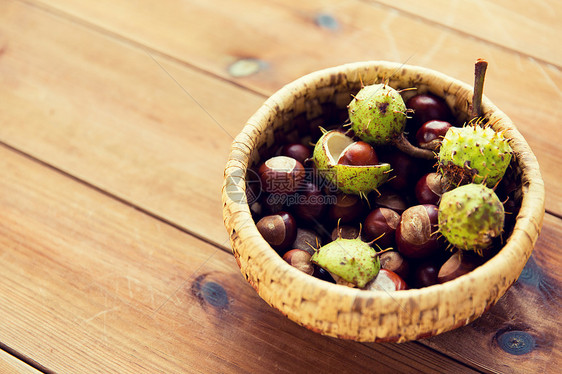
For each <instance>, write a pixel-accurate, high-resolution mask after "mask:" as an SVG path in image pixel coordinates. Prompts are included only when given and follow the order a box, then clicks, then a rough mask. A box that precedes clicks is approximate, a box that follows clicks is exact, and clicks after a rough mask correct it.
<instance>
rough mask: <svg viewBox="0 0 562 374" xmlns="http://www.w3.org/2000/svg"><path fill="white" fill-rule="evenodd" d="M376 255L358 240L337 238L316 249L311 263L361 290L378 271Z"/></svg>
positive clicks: (367, 245)
mask: <svg viewBox="0 0 562 374" xmlns="http://www.w3.org/2000/svg"><path fill="white" fill-rule="evenodd" d="M376 253H377V252H376V251H375V250H374V249H373V247H371V246H370V245H369V244H368V243H365V242H363V241H361V239H359V238H357V239H342V238H338V239H336V240H335V241H333V242H331V243H328V244H326V245H324V246H322V247H321V248H320V249H318V250H317V251H316V252H315V253H314V255H312V258H311V261H312V262H313V263H315V264H316V265H318V266H320V267H321V268H323V269H325V270H327V271H328V272H330V273H331V274H335V275H337V276H338V277H340V278H342V279H343V280H345V281H346V282H349V283H352V284H354V285H355V286H357V287H359V288H363V287H365V285H366V284H367V283H368V282H369V281H370V280H371V279H373V278H374V277H375V276H376V275H377V274H378V272H379V270H380V260H379V258H378V256H377V255H376Z"/></svg>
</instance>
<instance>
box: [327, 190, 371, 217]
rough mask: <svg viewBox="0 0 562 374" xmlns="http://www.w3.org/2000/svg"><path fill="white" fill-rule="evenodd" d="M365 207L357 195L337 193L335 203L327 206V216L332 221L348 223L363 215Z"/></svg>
mask: <svg viewBox="0 0 562 374" xmlns="http://www.w3.org/2000/svg"><path fill="white" fill-rule="evenodd" d="M364 211H365V208H364V206H363V202H362V201H361V199H360V198H359V196H357V195H348V194H343V193H338V194H337V195H336V203H335V204H333V205H330V206H329V208H328V216H329V218H330V220H332V221H333V222H339V223H341V224H343V223H349V222H352V221H355V220H356V219H358V218H359V217H361V215H363V213H364Z"/></svg>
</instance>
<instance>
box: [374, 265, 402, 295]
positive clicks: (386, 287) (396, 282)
mask: <svg viewBox="0 0 562 374" xmlns="http://www.w3.org/2000/svg"><path fill="white" fill-rule="evenodd" d="M365 289H367V290H378V291H386V292H391V291H401V290H407V289H408V286H407V285H406V282H405V281H404V279H402V278H401V277H400V276H399V275H398V274H396V273H394V272H392V271H390V270H387V269H381V270H379V273H378V274H377V276H376V277H375V278H374V279H373V280H372V281H370V282H369V283H367V285H366V286H365Z"/></svg>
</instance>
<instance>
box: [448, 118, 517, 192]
mask: <svg viewBox="0 0 562 374" xmlns="http://www.w3.org/2000/svg"><path fill="white" fill-rule="evenodd" d="M512 153H513V150H512V149H511V146H510V145H509V140H508V139H507V138H505V137H504V135H503V133H501V132H496V131H494V130H493V129H492V128H491V127H489V126H487V127H482V126H480V125H479V124H477V123H474V124H469V125H466V126H464V127H451V128H450V129H449V130H448V131H447V133H446V134H445V137H444V138H443V142H442V143H441V148H440V150H439V156H438V170H439V172H440V173H441V174H442V175H443V176H444V177H445V179H446V181H448V182H449V183H450V184H452V185H455V186H458V185H461V184H465V183H483V182H484V183H485V184H486V186H488V187H494V186H495V185H496V184H497V183H498V182H499V181H500V180H501V179H502V177H503V175H504V174H505V171H506V170H507V167H508V166H509V163H510V161H511V154H512Z"/></svg>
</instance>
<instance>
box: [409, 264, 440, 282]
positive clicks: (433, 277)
mask: <svg viewBox="0 0 562 374" xmlns="http://www.w3.org/2000/svg"><path fill="white" fill-rule="evenodd" d="M438 273H439V267H438V266H437V264H436V263H435V262H433V261H426V262H423V263H421V264H420V265H418V266H417V267H416V269H414V273H413V279H412V282H413V286H414V287H415V288H422V287H429V286H432V285H434V284H437V283H439V281H438V279H437V274H438Z"/></svg>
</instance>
